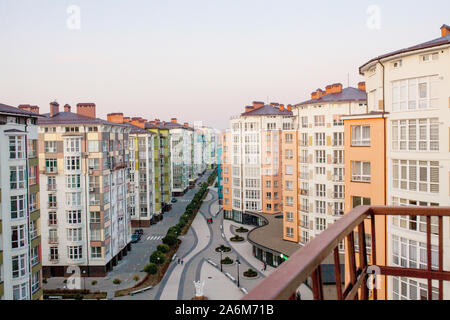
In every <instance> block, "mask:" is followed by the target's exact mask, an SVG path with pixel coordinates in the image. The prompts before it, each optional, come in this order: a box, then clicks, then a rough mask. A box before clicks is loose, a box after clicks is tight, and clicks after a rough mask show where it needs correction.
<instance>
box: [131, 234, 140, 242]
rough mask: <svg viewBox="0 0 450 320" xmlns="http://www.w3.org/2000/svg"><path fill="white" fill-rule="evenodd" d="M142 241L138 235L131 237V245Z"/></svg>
mask: <svg viewBox="0 0 450 320" xmlns="http://www.w3.org/2000/svg"><path fill="white" fill-rule="evenodd" d="M139 240H141V236H140V235H138V234H132V235H131V243H138V242H139Z"/></svg>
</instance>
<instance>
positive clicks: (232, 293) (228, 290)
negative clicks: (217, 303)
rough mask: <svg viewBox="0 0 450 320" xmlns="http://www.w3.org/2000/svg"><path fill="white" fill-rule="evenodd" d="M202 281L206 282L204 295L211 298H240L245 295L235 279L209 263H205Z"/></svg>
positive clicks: (201, 274)
mask: <svg viewBox="0 0 450 320" xmlns="http://www.w3.org/2000/svg"><path fill="white" fill-rule="evenodd" d="M200 281H204V282H205V286H204V296H205V297H207V298H208V299H209V300H238V299H241V298H242V297H243V296H244V293H243V292H242V291H241V290H240V289H239V288H238V287H237V286H236V284H235V283H234V282H233V281H231V280H230V279H229V278H227V277H225V276H224V274H223V273H222V272H220V270H218V269H217V268H215V267H213V266H212V265H210V264H209V263H203V265H202V269H201V273H200Z"/></svg>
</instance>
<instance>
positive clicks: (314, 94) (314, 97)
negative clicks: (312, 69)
mask: <svg viewBox="0 0 450 320" xmlns="http://www.w3.org/2000/svg"><path fill="white" fill-rule="evenodd" d="M316 99H317V91H314V92H311V100H316Z"/></svg>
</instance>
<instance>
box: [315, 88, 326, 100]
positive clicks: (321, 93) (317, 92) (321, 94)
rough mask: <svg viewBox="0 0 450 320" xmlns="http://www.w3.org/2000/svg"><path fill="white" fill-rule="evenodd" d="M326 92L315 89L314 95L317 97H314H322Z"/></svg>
mask: <svg viewBox="0 0 450 320" xmlns="http://www.w3.org/2000/svg"><path fill="white" fill-rule="evenodd" d="M326 94H327V92H326V91H323V90H322V89H317V90H316V96H317V98H316V99H320V98H322V97H323V96H324V95H326Z"/></svg>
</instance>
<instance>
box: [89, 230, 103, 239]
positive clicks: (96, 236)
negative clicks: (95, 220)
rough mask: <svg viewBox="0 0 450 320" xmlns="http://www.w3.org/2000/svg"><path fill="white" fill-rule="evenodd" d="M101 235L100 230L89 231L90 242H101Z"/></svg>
mask: <svg viewBox="0 0 450 320" xmlns="http://www.w3.org/2000/svg"><path fill="white" fill-rule="evenodd" d="M101 240H102V234H101V230H100V229H91V241H101Z"/></svg>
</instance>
